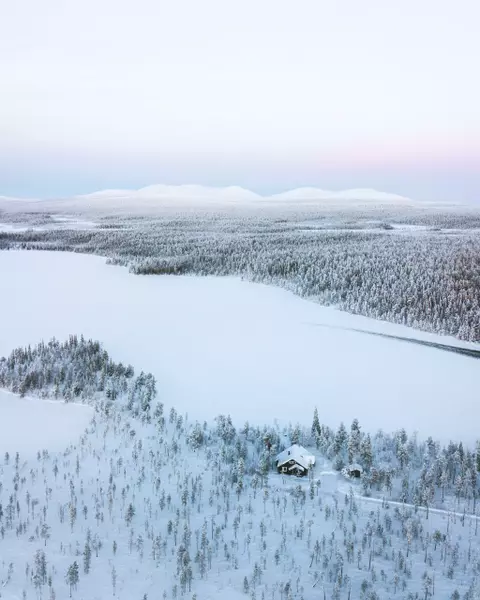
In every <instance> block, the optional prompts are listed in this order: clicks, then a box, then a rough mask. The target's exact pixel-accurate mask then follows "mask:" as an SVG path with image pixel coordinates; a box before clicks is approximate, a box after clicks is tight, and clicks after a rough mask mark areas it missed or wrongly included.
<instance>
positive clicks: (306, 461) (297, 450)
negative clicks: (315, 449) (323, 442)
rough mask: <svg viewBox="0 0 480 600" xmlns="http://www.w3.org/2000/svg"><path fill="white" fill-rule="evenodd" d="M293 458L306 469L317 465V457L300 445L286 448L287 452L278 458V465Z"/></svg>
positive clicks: (281, 453)
mask: <svg viewBox="0 0 480 600" xmlns="http://www.w3.org/2000/svg"><path fill="white" fill-rule="evenodd" d="M292 458H293V459H294V460H296V461H297V462H298V464H300V465H302V467H305V468H309V467H311V466H312V465H314V464H315V456H314V455H313V454H312V453H311V452H309V451H308V450H306V449H305V448H304V447H303V446H299V445H298V444H293V445H292V446H290V447H289V448H285V450H284V451H283V452H280V454H279V455H278V456H277V458H276V461H277V463H283V462H285V461H287V460H291V459H292Z"/></svg>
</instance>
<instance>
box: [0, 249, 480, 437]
mask: <svg viewBox="0 0 480 600" xmlns="http://www.w3.org/2000/svg"><path fill="white" fill-rule="evenodd" d="M0 273H1V275H2V276H1V278H0V308H1V311H2V315H5V316H6V317H4V319H3V322H2V330H1V336H0V356H1V355H3V356H4V355H7V354H8V353H9V352H10V351H11V350H12V349H13V348H14V347H17V346H20V345H26V344H35V343H37V342H38V341H39V340H40V339H44V340H48V339H50V338H51V337H53V336H55V337H57V338H58V339H64V338H66V337H67V336H68V335H69V334H72V333H77V334H79V335H80V334H83V335H84V336H86V337H92V338H94V339H99V340H101V341H102V342H103V343H104V345H105V348H106V349H107V350H108V352H109V353H110V354H111V355H112V356H113V357H114V358H115V360H121V361H124V362H129V363H131V364H133V366H134V367H135V368H136V369H137V370H144V371H150V372H152V373H153V374H154V375H155V377H156V378H157V380H158V387H159V397H160V399H161V400H162V401H163V402H164V403H165V404H166V405H167V406H175V407H176V409H177V410H179V411H181V412H188V414H189V415H190V417H192V418H198V419H201V420H203V419H212V418H213V417H215V416H216V415H217V414H219V413H224V414H226V413H230V414H231V415H232V418H233V420H234V422H236V423H238V424H241V423H243V422H244V421H245V420H249V421H250V422H253V423H268V422H272V421H273V420H275V419H277V420H278V421H279V422H280V423H285V422H288V421H292V422H296V421H299V422H301V423H304V424H309V423H311V418H312V413H313V409H314V407H315V406H318V408H319V412H320V415H321V420H322V421H323V422H325V423H327V424H329V425H331V426H333V427H336V426H337V425H338V423H339V422H340V421H341V420H344V421H345V422H346V423H350V422H351V420H352V419H353V418H354V417H357V418H358V419H359V420H360V423H361V424H362V426H363V427H364V428H365V430H369V431H374V430H376V429H377V428H384V429H387V430H396V429H398V428H400V427H405V428H406V429H407V430H410V431H413V430H418V431H419V432H420V434H421V435H422V436H427V435H432V436H434V437H436V438H438V439H440V440H442V441H448V440H449V439H450V438H454V439H462V440H463V442H464V443H465V442H467V443H472V442H473V441H474V440H475V439H476V438H477V436H478V427H477V424H478V420H479V417H480V408H479V405H478V391H477V390H478V386H477V384H478V367H479V365H478V362H477V361H476V360H475V359H472V358H467V357H463V356H457V355H454V354H450V353H447V352H442V351H438V350H435V349H432V348H425V347H419V346H414V345H409V344H406V343H400V342H397V341H395V340H388V339H381V338H377V337H373V336H367V335H363V334H360V333H356V332H350V331H343V330H336V329H331V328H329V327H317V326H314V325H316V324H324V325H335V326H342V327H357V328H362V329H370V330H374V331H385V332H387V333H393V334H399V335H410V336H412V337H413V334H414V333H415V332H413V331H412V330H409V329H407V328H405V327H401V326H396V325H391V324H384V323H380V322H378V321H374V320H372V319H368V318H365V317H357V316H353V315H349V314H346V313H342V312H340V311H337V310H335V309H330V308H325V307H321V306H318V305H316V304H314V303H312V302H308V301H305V300H302V299H300V298H298V297H296V296H294V295H293V294H290V293H288V292H286V291H283V290H281V289H276V288H273V287H268V286H265V285H259V284H251V283H246V282H242V281H240V280H237V279H233V278H225V279H220V278H210V277H209V278H199V277H173V276H162V277H160V276H134V275H131V274H129V273H128V271H127V270H126V269H125V268H122V267H113V266H108V265H106V264H105V260H104V259H102V258H99V257H94V256H85V255H79V254H78V255H76V254H68V253H47V252H43V253H42V252H34V251H29V252H17V251H15V252H13V251H9V252H1V253H0ZM416 336H417V337H421V338H422V339H428V340H438V341H442V342H448V341H449V340H448V338H443V337H440V336H435V335H429V334H423V333H420V332H417V333H416ZM450 341H451V340H450Z"/></svg>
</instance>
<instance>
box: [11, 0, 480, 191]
mask: <svg viewBox="0 0 480 600" xmlns="http://www.w3.org/2000/svg"><path fill="white" fill-rule="evenodd" d="M479 29H480V2H479V0H448V1H447V0H401V1H397V2H393V1H387V0H304V1H302V0H297V1H293V0H288V1H287V0H241V1H236V0H170V1H168V2H166V1H164V0H81V1H75V0H14V1H11V0H9V1H7V0H0V194H2V193H3V194H10V195H24V196H25V195H26V196H28V195H32V196H59V195H66V194H72V193H83V192H89V191H93V190H95V189H100V188H106V187H108V188H110V187H115V188H122V187H140V186H143V185H148V184H153V183H170V184H179V183H202V184H208V185H229V184H234V185H241V186H244V187H250V188H252V189H254V190H256V191H260V192H264V193H266V192H275V191H280V190H282V189H285V188H290V187H296V186H300V185H316V186H319V187H323V188H331V189H342V188H351V187H374V188H378V189H382V190H385V191H392V192H397V193H402V194H406V195H410V196H412V197H417V198H419V199H422V198H425V199H438V200H439V199H456V200H475V199H476V198H479V199H480V172H479V171H480V167H479V165H480V110H479V107H480V82H479V75H478V70H479V66H478V61H479V57H480V36H479V33H478V32H479Z"/></svg>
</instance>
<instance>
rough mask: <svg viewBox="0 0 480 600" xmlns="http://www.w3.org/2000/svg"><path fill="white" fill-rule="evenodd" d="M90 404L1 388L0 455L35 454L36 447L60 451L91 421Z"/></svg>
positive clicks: (23, 455)
mask: <svg viewBox="0 0 480 600" xmlns="http://www.w3.org/2000/svg"><path fill="white" fill-rule="evenodd" d="M93 414H94V410H93V408H92V407H91V406H87V405H85V404H75V403H73V402H71V403H65V402H63V401H60V400H43V399H40V398H29V397H25V398H20V397H19V396H17V395H16V394H11V393H9V392H6V391H5V390H0V456H2V457H3V455H4V454H5V452H8V453H9V454H10V456H11V457H12V459H13V458H14V456H15V453H16V452H19V453H20V455H21V456H22V458H33V457H34V456H35V455H36V454H37V451H42V450H48V451H49V452H55V451H58V452H61V451H63V450H64V449H65V448H66V447H67V446H69V445H70V443H72V442H75V441H76V440H77V439H78V438H79V437H80V436H81V434H82V433H83V432H84V430H85V428H86V427H87V426H88V424H89V423H90V421H91V419H92V417H93Z"/></svg>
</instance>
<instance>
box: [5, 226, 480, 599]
mask: <svg viewBox="0 0 480 600" xmlns="http://www.w3.org/2000/svg"><path fill="white" fill-rule="evenodd" d="M36 218H37V217H36ZM56 219H57V222H59V223H60V229H57V228H54V229H53V234H54V235H63V233H62V231H65V233H66V234H67V235H70V234H69V227H70V226H71V229H70V231H71V232H72V235H78V233H76V232H80V234H81V235H83V234H82V233H81V231H82V227H83V223H85V224H86V225H85V227H86V228H87V230H88V228H89V227H91V225H90V221H89V217H88V215H86V216H83V217H79V218H78V223H77V221H76V220H75V218H74V217H68V218H67V220H66V221H65V220H62V218H61V217H59V218H56ZM58 219H59V220H58ZM47 221H48V220H47ZM50 222H51V221H48V225H47V229H48V230H51V228H50ZM52 222H55V219H54V220H52ZM15 225H16V228H17V229H19V230H20V231H19V233H17V234H15V232H13V234H12V232H11V231H9V232H7V231H5V232H4V235H6V236H11V235H17V236H18V235H23V236H25V239H26V240H28V239H29V237H28V236H30V235H31V233H29V231H30V232H31V231H32V230H31V229H29V227H24V226H22V223H21V222H19V221H16V223H15ZM102 225H103V226H105V224H102V223H100V224H99V226H100V227H102ZM39 227H42V225H41V224H40V225H39ZM22 230H23V231H22ZM107 231H108V230H107ZM139 231H141V229H140V230H139ZM420 231H421V232H422V235H424V234H425V232H424V230H423V229H421V230H420ZM49 235H50V234H49ZM13 239H15V238H13ZM0 273H1V275H2V276H1V278H0V307H1V308H2V314H3V315H7V316H8V317H7V318H4V319H3V322H2V335H1V336H0V357H1V356H4V357H7V360H5V361H3V363H2V361H1V360H0V383H1V382H2V381H3V387H4V390H5V391H0V414H1V422H0V452H1V455H0V456H1V458H0V475H1V480H0V481H1V485H0V532H1V536H2V539H1V540H0V544H2V545H3V547H4V548H8V552H6V553H2V557H3V556H5V558H3V562H2V563H1V565H0V585H1V587H0V597H1V598H8V599H10V598H11V599H12V600H14V599H17V598H18V599H20V598H22V600H23V599H29V598H48V599H49V600H50V599H54V598H57V599H59V598H67V597H69V596H71V597H73V598H77V599H78V600H80V599H84V600H97V599H98V600H103V599H104V598H123V599H125V600H127V599H128V600H130V599H132V598H134V599H136V598H138V599H139V600H145V599H147V600H152V599H153V598H163V599H164V600H170V599H172V600H175V599H177V598H178V599H180V598H188V600H190V599H194V600H213V599H216V598H229V599H230V598H232V599H235V598H238V599H240V598H251V599H252V600H257V599H258V600H259V599H260V598H262V599H263V600H267V599H272V600H277V599H278V600H293V599H298V600H302V599H303V600H310V599H312V600H313V599H314V598H325V599H326V598H332V599H342V598H345V599H350V600H351V599H353V598H360V599H365V600H366V599H369V600H380V599H383V598H396V597H398V598H404V599H405V600H407V599H408V600H410V599H414V598H424V599H426V600H428V598H431V597H438V598H453V599H455V600H458V599H459V598H465V599H467V600H470V599H471V600H473V599H474V598H475V593H476V591H475V590H477V575H478V565H479V564H480V551H479V550H480V547H479V544H478V538H477V530H478V520H479V517H478V516H477V513H478V511H477V507H476V493H477V492H476V483H475V484H474V483H472V477H475V478H476V466H475V460H478V455H475V449H476V441H477V439H478V434H477V430H478V428H477V423H478V419H479V417H480V415H479V408H478V401H477V398H478V393H477V385H476V382H477V379H478V377H477V374H478V365H479V363H478V359H477V358H475V357H473V356H462V355H459V354H454V353H451V352H446V351H444V350H441V349H437V348H434V347H426V346H420V345H416V344H412V343H405V342H404V341H400V340H397V339H393V338H389V337H381V336H383V335H385V336H397V337H400V338H409V339H411V340H420V341H426V342H429V343H435V344H441V345H442V346H445V345H449V346H452V347H454V348H455V347H456V348H466V349H469V350H477V349H478V348H479V346H478V344H476V343H472V342H467V341H461V340H459V339H458V338H455V337H452V336H446V335H438V334H435V333H432V332H428V331H421V330H419V329H413V328H411V327H406V326H404V325H399V324H396V323H389V322H386V321H380V320H377V319H372V318H369V317H365V316H360V315H354V314H350V313H347V312H345V311H341V310H338V309H337V308H335V307H333V306H321V305H320V304H318V302H313V301H311V300H307V299H302V298H300V297H298V296H297V295H294V294H293V293H292V292H291V291H288V290H286V289H281V288H278V287H272V286H270V285H266V284H264V283H253V282H251V281H247V280H242V278H241V277H240V276H226V277H213V276H207V277H205V276H202V277H198V276H195V275H189V276H183V277H178V276H174V275H162V276H146V275H144V276H140V275H135V274H133V273H132V272H129V270H128V269H127V268H125V267H124V266H116V265H114V264H107V262H106V260H105V258H104V257H102V256H87V255H85V254H80V253H72V252H45V251H39V250H28V251H25V250H15V249H10V250H9V251H6V252H0ZM365 332H368V333H370V334H372V333H373V334H375V335H368V333H365ZM378 334H381V336H379V335H378ZM80 335H81V336H82V338H81V339H80V340H77V338H76V337H73V338H72V336H80ZM52 338H55V339H56V340H60V342H63V341H65V340H68V339H70V342H69V343H68V344H66V345H63V346H61V345H59V342H57V341H56V342H48V341H49V340H51V339H52ZM88 339H93V340H101V343H102V345H103V347H104V348H105V350H106V351H108V353H109V355H110V356H111V358H109V357H108V355H106V354H102V352H103V351H102V349H101V347H100V346H99V345H97V344H96V342H95V343H93V345H92V344H90V346H85V341H84V340H88ZM39 342H41V345H40V346H39V347H38V348H37V344H38V343H39ZM47 342H48V344H49V345H47V346H45V344H47ZM19 347H24V348H25V350H20V349H18V350H15V351H14V353H13V354H10V353H11V352H12V350H14V349H15V348H19ZM84 348H85V349H84ZM42 356H44V357H45V358H42ZM47 357H48V358H47ZM112 361H114V362H112ZM102 365H103V366H102ZM127 365H131V367H130V366H129V367H127ZM92 369H93V371H92ZM148 373H151V375H146V377H147V378H146V379H145V374H148ZM150 377H152V379H149V378H150ZM49 382H51V383H49ZM149 382H150V383H151V382H154V383H153V387H149V386H150V383H149ZM0 387H2V386H1V385H0ZM312 418H313V422H312ZM356 419H358V421H359V422H360V426H359V425H358V421H356ZM350 422H352V425H351V428H350V426H349V425H348V424H349V423H350ZM343 423H346V424H347V426H346V427H344V426H343ZM380 430H381V431H380ZM384 432H385V433H384ZM293 442H296V443H299V442H300V443H302V444H303V445H305V446H306V447H307V450H306V451H305V452H307V453H308V455H312V456H313V457H314V459H315V460H314V462H315V465H314V466H313V467H312V466H311V462H312V460H311V459H309V461H310V462H308V465H309V473H308V476H307V477H301V478H297V477H295V476H292V475H285V474H278V473H277V469H276V467H275V464H276V462H275V457H276V455H277V454H278V453H279V452H280V451H283V450H284V452H283V454H282V455H281V456H285V453H286V452H287V451H288V447H289V444H290V443H293ZM459 442H461V444H460V445H458V444H459ZM358 462H360V463H361V464H362V465H363V466H362V467H359V468H360V469H361V470H362V471H363V470H365V472H364V473H363V474H362V475H361V476H360V477H359V478H358V479H356V478H353V479H350V478H349V477H348V473H349V471H348V469H349V468H350V467H348V464H349V463H350V464H355V465H356V464H357V463H358ZM344 465H347V466H344ZM342 466H343V471H342ZM351 468H353V467H351ZM352 472H353V471H352ZM342 473H343V474H342ZM7 556H8V558H7Z"/></svg>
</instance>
